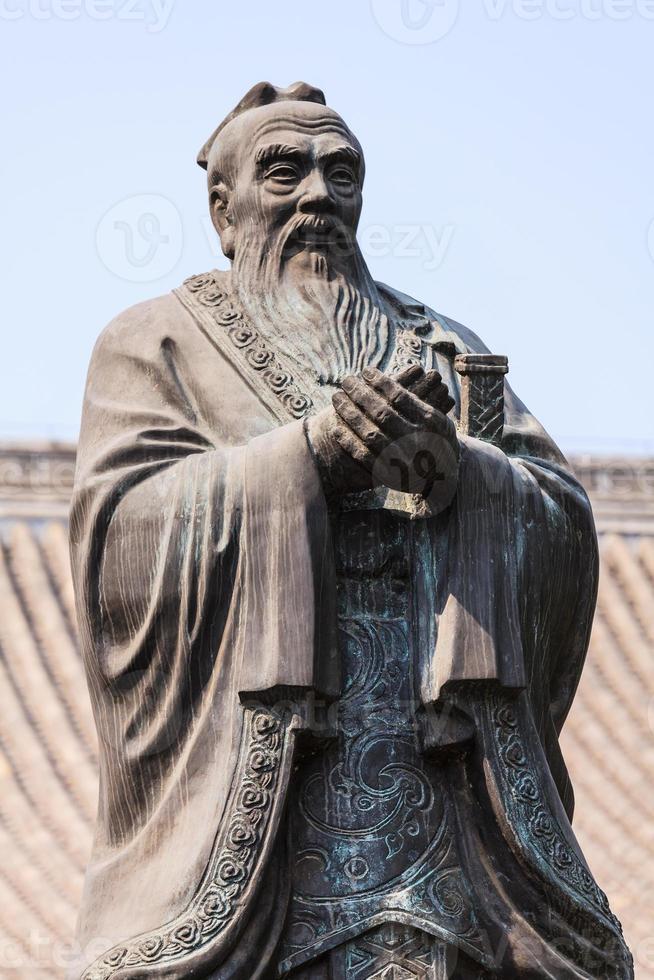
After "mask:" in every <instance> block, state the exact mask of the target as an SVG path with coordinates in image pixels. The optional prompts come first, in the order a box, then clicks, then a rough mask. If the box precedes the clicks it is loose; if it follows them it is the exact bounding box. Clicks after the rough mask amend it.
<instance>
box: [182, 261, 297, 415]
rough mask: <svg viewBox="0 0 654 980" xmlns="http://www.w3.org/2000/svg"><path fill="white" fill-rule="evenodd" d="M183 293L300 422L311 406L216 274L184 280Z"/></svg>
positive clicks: (206, 274)
mask: <svg viewBox="0 0 654 980" xmlns="http://www.w3.org/2000/svg"><path fill="white" fill-rule="evenodd" d="M184 290H186V291H187V292H188V293H190V294H191V297H192V300H191V302H192V303H197V304H199V306H200V307H203V308H204V312H205V313H206V314H208V315H209V317H210V319H211V321H212V322H213V325H214V328H215V329H217V330H218V331H219V332H220V333H221V334H223V335H225V336H226V337H227V339H228V340H229V343H230V344H231V346H232V347H233V348H234V350H235V351H238V352H240V354H241V359H242V363H243V364H244V365H245V366H246V368H247V369H248V370H249V371H250V372H251V373H252V374H254V375H256V376H257V378H259V379H261V380H262V381H263V383H264V385H265V386H266V388H267V390H268V391H269V392H270V393H271V394H272V395H273V396H274V397H275V398H276V399H277V400H278V402H279V403H280V405H281V406H282V407H283V408H284V409H285V410H286V411H287V412H288V414H289V415H290V416H291V417H292V418H295V419H302V418H304V417H305V416H306V415H308V414H309V412H310V411H311V409H312V408H313V402H312V400H311V399H310V398H309V396H308V395H307V394H305V392H303V391H301V390H300V388H299V387H298V385H297V384H296V382H295V380H294V378H293V376H292V375H291V374H290V373H289V372H288V371H287V370H286V369H285V368H284V367H283V366H282V365H281V364H280V363H279V360H278V358H277V357H276V356H275V354H274V352H273V351H272V350H271V348H270V347H269V346H268V344H267V343H266V341H265V340H264V338H263V337H262V336H261V334H259V333H258V332H257V331H256V330H255V329H254V327H253V326H252V324H251V323H250V322H249V320H248V319H247V318H246V316H245V314H244V313H243V312H242V310H240V309H239V308H238V307H237V305H236V304H235V302H234V301H233V299H232V297H231V296H230V295H229V293H228V292H227V290H226V289H225V287H224V285H222V283H220V282H219V280H218V278H217V277H216V275H215V273H213V272H204V273H202V274H201V275H198V276H191V277H190V278H189V279H186V280H185V282H184V284H183V286H182V287H181V289H180V290H177V292H178V294H179V295H180V296H183V295H184V293H183V291H184Z"/></svg>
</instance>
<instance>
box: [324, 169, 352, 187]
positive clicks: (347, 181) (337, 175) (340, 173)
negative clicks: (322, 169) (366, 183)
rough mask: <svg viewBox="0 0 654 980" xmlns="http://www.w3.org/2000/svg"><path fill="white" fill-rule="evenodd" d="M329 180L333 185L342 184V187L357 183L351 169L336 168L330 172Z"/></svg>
mask: <svg viewBox="0 0 654 980" xmlns="http://www.w3.org/2000/svg"><path fill="white" fill-rule="evenodd" d="M329 179H330V180H331V182H332V183H333V184H340V185H341V186H350V185H351V184H354V183H355V182H356V177H355V176H354V173H353V172H352V171H351V170H350V169H349V167H342V166H341V167H334V169H333V170H332V171H330V174H329Z"/></svg>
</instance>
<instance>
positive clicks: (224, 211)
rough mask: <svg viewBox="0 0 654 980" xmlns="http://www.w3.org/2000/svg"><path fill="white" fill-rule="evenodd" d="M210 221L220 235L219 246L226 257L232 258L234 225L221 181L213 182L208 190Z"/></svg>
mask: <svg viewBox="0 0 654 980" xmlns="http://www.w3.org/2000/svg"><path fill="white" fill-rule="evenodd" d="M209 209H210V212H211V221H212V223H213V226H214V228H215V229H216V231H217V232H218V234H219V235H220V247H221V248H222V250H223V253H224V255H225V256H226V257H227V258H228V259H233V258H234V226H233V224H232V217H231V214H230V208H229V193H228V190H227V185H226V184H225V183H224V182H223V181H219V182H218V183H217V184H214V185H213V187H212V188H211V189H210V191H209Z"/></svg>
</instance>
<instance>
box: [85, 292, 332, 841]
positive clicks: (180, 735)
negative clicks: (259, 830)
mask: <svg viewBox="0 0 654 980" xmlns="http://www.w3.org/2000/svg"><path fill="white" fill-rule="evenodd" d="M155 312H156V311H155ZM161 320H162V317H161V314H160V313H156V315H155V313H152V312H150V310H149V309H148V308H147V307H146V308H145V309H144V308H136V309H135V311H130V312H128V314H124V315H123V316H122V317H121V318H119V320H118V321H116V322H115V323H114V324H112V325H111V326H110V328H108V330H107V331H106V332H105V334H104V335H103V336H102V337H101V339H100V341H99V343H98V345H97V347H96V350H95V352H94V355H93V358H92V362H91V366H90V370H89V376H88V382H87V388H86V394H85V403H84V413H83V422H82V431H81V437H80V443H79V455H78V464H77V475H76V486H75V494H74V500H73V506H72V512H71V553H72V565H73V572H74V577H75V586H76V594H77V601H78V619H79V624H80V632H81V639H82V646H83V651H84V657H85V663H86V668H87V673H88V676H89V681H90V689H91V696H92V700H93V703H94V710H95V716H96V724H97V727H98V731H99V735H100V743H101V755H102V760H101V767H102V770H103V773H104V774H105V775H106V779H105V783H104V787H103V793H102V795H101V817H102V815H103V814H102V808H103V807H104V809H105V812H104V818H105V819H103V820H101V826H102V827H103V828H104V832H105V833H106V834H107V835H110V837H111V839H112V840H113V841H116V840H118V839H120V838H122V837H124V836H125V835H133V834H134V833H135V831H136V829H137V828H138V827H139V826H140V827H142V826H144V825H145V823H146V822H147V821H148V820H150V819H151V817H152V816H153V813H154V812H155V811H156V810H157V808H158V807H159V805H160V803H161V800H162V798H163V797H164V796H165V795H166V794H168V793H169V792H170V779H169V777H174V779H176V778H177V775H178V770H179V763H180V759H181V758H182V757H185V758H187V759H191V758H199V759H203V760H204V762H205V763H206V750H205V749H204V748H203V747H202V746H201V744H200V743H201V741H202V739H203V738H208V737H209V735H208V733H213V734H211V738H214V739H215V737H216V732H221V733H223V734H224V733H225V732H229V727H230V718H232V717H233V716H234V712H236V711H237V710H238V709H237V707H235V706H236V705H238V700H239V697H246V696H250V697H252V696H254V697H259V698H270V697H275V696H276V695H277V694H278V693H279V692H283V691H285V690H287V689H289V688H293V689H302V690H305V691H306V690H309V689H311V690H314V691H316V692H317V693H318V695H319V696H321V697H326V698H329V697H332V696H333V695H334V694H335V693H336V692H337V687H338V679H337V676H336V670H337V660H336V643H335V636H334V628H335V626H334V624H335V617H334V615H333V605H332V603H333V569H332V559H331V538H330V533H329V527H328V516H327V510H326V503H325V500H324V495H323V493H322V489H321V484H320V478H319V475H318V473H317V470H316V467H315V464H314V462H313V460H312V457H311V454H310V451H309V449H308V445H307V442H306V437H305V434H304V431H303V427H302V424H301V422H290V423H289V424H287V425H282V426H277V427H274V428H271V429H270V430H269V431H267V432H264V433H263V434H259V435H257V436H256V437H254V438H252V439H251V440H249V441H246V442H244V443H243V444H239V445H232V444H230V443H229V442H228V441H227V438H226V436H225V433H226V432H229V430H230V425H229V419H228V417H227V416H228V412H229V404H228V403H227V401H226V404H225V417H224V418H223V424H222V426H220V427H219V426H217V425H216V424H215V423H210V422H209V421H208V419H207V412H206V411H205V410H204V407H203V395H202V393H201V392H198V391H197V390H194V389H193V386H192V385H191V384H190V383H187V381H186V378H185V375H184V363H185V360H186V356H185V355H186V352H185V350H184V338H183V337H182V338H181V339H180V337H179V336H177V337H176V336H175V335H174V334H173V333H172V331H166V330H164V329H161V328H160V327H159V326H158V324H159V323H160V321H161ZM164 326H165V323H164ZM155 328H156V329H155ZM189 360H190V359H189ZM220 382H221V379H220V376H218V377H217V378H216V384H217V385H219V384H220ZM270 424H271V425H274V422H272V421H271V423H270ZM260 428H261V426H259V429H260ZM232 750H233V745H232V743H231V741H230V739H227V742H226V743H225V745H224V746H223V748H222V755H223V762H224V763H225V765H224V768H225V769H228V766H227V765H226V762H227V760H228V759H229V757H230V752H231V751H232ZM116 774H119V776H117V775H116ZM222 778H223V776H222V774H221V775H219V776H218V779H219V781H220V779H222ZM110 780H111V783H110ZM218 795H220V794H218ZM109 811H111V812H109Z"/></svg>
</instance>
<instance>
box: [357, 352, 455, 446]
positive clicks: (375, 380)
mask: <svg viewBox="0 0 654 980" xmlns="http://www.w3.org/2000/svg"><path fill="white" fill-rule="evenodd" d="M363 374H364V377H365V378H366V380H367V381H368V383H369V384H370V386H371V387H372V388H374V389H375V391H377V392H378V393H379V394H380V395H382V396H383V397H384V398H386V400H387V401H388V403H389V404H390V405H391V406H392V408H393V409H394V410H395V411H396V412H398V413H399V414H400V415H401V416H404V418H406V419H408V420H409V421H410V422H411V423H413V424H414V425H417V426H422V427H425V428H427V429H429V430H430V431H431V432H436V433H439V434H441V435H445V433H446V431H447V427H448V420H447V419H446V417H445V415H443V413H442V412H441V411H440V410H439V409H438V408H435V407H434V406H433V405H430V404H428V403H427V402H425V401H423V400H422V399H421V398H418V397H417V395H414V394H413V392H411V391H407V390H406V388H403V387H402V385H399V384H398V383H397V382H396V381H395V379H394V378H392V377H390V375H388V374H382V372H381V371H377V370H375V369H372V368H371V369H368V368H366V370H365V371H364V372H363Z"/></svg>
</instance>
